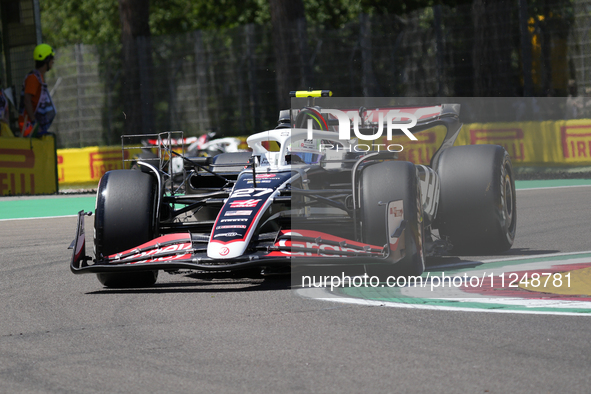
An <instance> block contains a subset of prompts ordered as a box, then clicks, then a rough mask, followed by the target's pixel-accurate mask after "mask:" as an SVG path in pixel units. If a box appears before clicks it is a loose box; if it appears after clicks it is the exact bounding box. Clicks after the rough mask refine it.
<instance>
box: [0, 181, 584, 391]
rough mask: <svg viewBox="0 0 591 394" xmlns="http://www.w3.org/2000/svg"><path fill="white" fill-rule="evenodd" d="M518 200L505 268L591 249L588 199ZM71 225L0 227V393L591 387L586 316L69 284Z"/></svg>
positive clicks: (195, 288)
mask: <svg viewBox="0 0 591 394" xmlns="http://www.w3.org/2000/svg"><path fill="white" fill-rule="evenodd" d="M517 203H518V211H517V212H518V230H517V239H516V242H515V245H514V247H513V249H511V251H510V252H509V253H508V255H513V256H527V255H534V254H545V253H558V252H577V251H588V250H591V242H590V234H591V231H589V230H590V227H591V226H590V223H591V209H590V207H589V205H590V204H591V187H570V188H560V189H531V190H520V191H518V193H517ZM0 207H2V205H0ZM75 226H76V219H75V218H73V217H66V218H44V219H31V220H4V221H0V253H1V254H0V297H1V300H2V302H1V303H0V392H5V393H21V392H22V393H24V392H26V393H46V392H51V393H53V392H55V393H95V392H96V393H105V392H109V393H140V392H142V393H146V392H147V393H156V392H171V393H190V392H208V393H209V392H252V393H255V392H256V393H277V392H322V393H326V392H351V393H359V392H425V393H431V392H433V393H448V392H462V393H465V392H466V393H507V392H512V393H521V392H524V393H533V392H535V393H546V392H547V393H555V392H561V393H568V392H573V393H579V392H588V391H589V387H590V386H591V374H590V373H589V370H590V367H591V344H590V342H591V341H590V340H589V338H590V337H591V316H589V317H586V316H583V317H581V316H554V315H522V314H495V313H479V312H476V313H474V312H457V311H438V310H419V309H399V308H386V307H376V306H362V305H348V304H339V303H331V302H324V301H319V300H314V299H309V298H303V297H301V296H299V295H298V294H296V293H295V292H294V291H293V290H291V289H290V288H289V279H286V280H277V279H275V280H266V281H259V280H236V279H234V280H222V279H215V280H209V281H208V280H202V279H194V278H190V277H185V276H180V275H174V276H172V275H168V274H161V275H160V278H159V280H158V283H157V285H156V286H155V287H153V288H149V289H123V290H110V289H105V288H103V287H102V286H101V285H100V284H99V282H98V281H97V279H96V278H95V277H94V276H93V275H79V276H75V275H73V274H71V273H70V272H69V269H68V262H69V259H70V256H71V251H69V250H67V249H66V247H67V246H68V244H69V243H70V241H71V240H72V239H73V237H74V232H75ZM87 234H92V220H89V221H88V222H87ZM481 257H482V258H483V259H484V258H492V257H494V256H481ZM497 257H498V256H497Z"/></svg>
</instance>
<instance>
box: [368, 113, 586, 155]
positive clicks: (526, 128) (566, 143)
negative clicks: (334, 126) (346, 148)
mask: <svg viewBox="0 0 591 394" xmlns="http://www.w3.org/2000/svg"><path fill="white" fill-rule="evenodd" d="M416 137H417V140H416V141H410V140H409V139H408V138H406V137H404V136H397V137H393V138H392V140H390V141H388V143H389V144H400V145H402V146H403V150H402V151H401V152H400V153H399V158H400V159H402V160H407V161H410V162H413V163H416V164H429V160H430V158H431V157H433V154H434V153H435V151H436V150H437V149H438V148H439V146H441V143H442V141H443V138H444V137H445V130H439V129H438V128H433V129H431V130H426V131H423V132H420V133H418V134H416ZM382 140H383V141H382ZM382 140H378V141H366V143H367V144H369V145H370V146H371V144H372V142H373V144H374V145H375V144H383V145H384V146H386V141H385V137H384V138H382ZM478 144H494V145H501V146H503V147H504V148H505V149H506V150H507V152H509V155H510V156H511V160H512V161H513V165H514V166H516V167H518V166H548V167H552V166H554V167H556V166H569V165H571V166H586V165H591V119H573V120H565V121H543V122H506V123H468V124H464V125H463V127H462V131H461V132H460V133H459V135H458V138H457V140H456V143H455V145H456V146H457V145H478Z"/></svg>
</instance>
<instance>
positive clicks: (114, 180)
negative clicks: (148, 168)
mask: <svg viewBox="0 0 591 394" xmlns="http://www.w3.org/2000/svg"><path fill="white" fill-rule="evenodd" d="M156 195H157V187H156V180H155V178H154V177H153V176H152V175H150V174H148V173H144V172H141V171H138V170H114V171H109V172H107V173H106V174H105V175H104V176H103V177H102V178H101V181H100V184H99V189H98V192H97V201H96V211H95V219H94V233H95V238H94V246H95V255H96V258H97V259H98V258H99V257H100V256H108V255H112V254H115V253H119V252H122V251H125V250H128V249H131V248H133V247H135V246H138V245H141V244H143V243H145V242H148V241H150V240H152V239H153V238H154V237H155V236H156V222H155V219H156V218H155V215H156V203H157V198H156ZM97 277H98V280H99V282H101V283H102V284H103V285H104V286H106V287H147V286H152V285H153V284H154V283H156V279H157V277H158V271H139V272H135V271H134V272H129V273H99V274H97Z"/></svg>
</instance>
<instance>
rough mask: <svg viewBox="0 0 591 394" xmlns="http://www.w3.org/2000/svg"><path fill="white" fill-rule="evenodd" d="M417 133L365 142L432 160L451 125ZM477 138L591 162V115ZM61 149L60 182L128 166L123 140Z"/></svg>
mask: <svg viewBox="0 0 591 394" xmlns="http://www.w3.org/2000/svg"><path fill="white" fill-rule="evenodd" d="M415 136H416V137H417V140H416V141H411V140H409V139H408V138H406V137H405V136H397V137H393V138H392V140H389V141H386V140H385V137H382V139H378V140H374V141H360V142H361V143H363V142H365V143H366V144H367V145H369V146H371V145H372V144H373V145H376V144H382V146H386V145H387V144H389V145H392V144H400V145H402V146H403V150H402V151H401V152H400V153H399V158H400V159H401V160H406V161H410V162H413V163H416V164H429V160H430V159H431V157H433V154H434V153H435V151H436V150H437V149H438V148H439V146H441V143H442V141H443V138H444V137H445V130H443V128H442V127H441V126H438V127H435V128H433V129H430V130H425V131H422V132H420V133H417V134H415ZM477 144H495V145H501V146H503V147H504V148H505V149H506V150H507V152H509V155H510V156H511V160H512V161H513V165H514V166H516V167H518V166H569V165H571V166H584V165H591V119H574V120H565V121H542V122H534V121H531V122H505V123H502V122H499V123H494V122H492V123H468V124H464V125H463V127H462V131H461V132H460V133H459V135H458V138H457V141H456V143H455V145H477ZM374 149H375V146H374ZM57 152H58V176H59V183H60V185H61V184H63V185H70V184H80V183H94V182H96V183H98V181H99V180H100V178H101V177H102V176H103V174H104V173H105V172H107V171H110V170H115V169H122V168H123V160H122V159H123V157H122V153H121V147H119V146H111V147H89V148H82V149H58V151H57ZM136 153H137V152H134V151H133V150H130V151H126V152H125V155H126V156H125V159H129V157H130V155H134V154H136ZM23 157H24V156H23ZM22 160H23V159H22V158H21V161H22ZM18 165H24V164H18ZM0 176H1V175H0ZM19 177H20V175H18V176H17V178H15V182H16V183H15V184H17V185H18V187H20V184H21V183H20V178H19ZM7 179H8V181H5V182H8V183H7V184H9V183H10V182H12V181H11V180H10V179H12V178H7ZM27 190H28V189H27ZM37 190H39V189H37Z"/></svg>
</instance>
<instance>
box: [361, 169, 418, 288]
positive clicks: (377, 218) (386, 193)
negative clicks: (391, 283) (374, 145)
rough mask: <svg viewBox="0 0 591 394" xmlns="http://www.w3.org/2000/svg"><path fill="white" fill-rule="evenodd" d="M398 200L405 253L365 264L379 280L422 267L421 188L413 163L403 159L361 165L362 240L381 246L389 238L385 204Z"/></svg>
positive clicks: (411, 272)
mask: <svg viewBox="0 0 591 394" xmlns="http://www.w3.org/2000/svg"><path fill="white" fill-rule="evenodd" d="M394 200H402V201H403V204H404V205H403V211H404V220H405V221H406V229H405V230H404V231H405V236H404V240H405V242H404V244H403V245H399V247H400V248H404V251H405V255H404V257H403V258H402V260H400V261H398V262H395V264H393V265H381V266H370V265H368V266H367V270H368V273H369V274H372V275H373V274H377V275H379V276H380V280H381V281H384V280H386V277H382V276H384V275H387V276H415V275H421V274H422V273H423V271H424V269H425V261H424V254H423V237H424V234H423V215H422V205H421V190H420V187H419V183H418V180H417V171H416V167H415V166H414V164H412V163H409V162H406V161H385V162H381V163H378V164H373V165H370V166H368V167H367V168H365V169H364V170H363V172H362V175H361V211H362V214H361V220H362V238H363V242H365V243H368V244H371V245H376V246H383V245H386V244H387V243H388V242H389V234H388V224H387V212H386V209H387V206H388V203H389V202H390V201H394Z"/></svg>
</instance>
